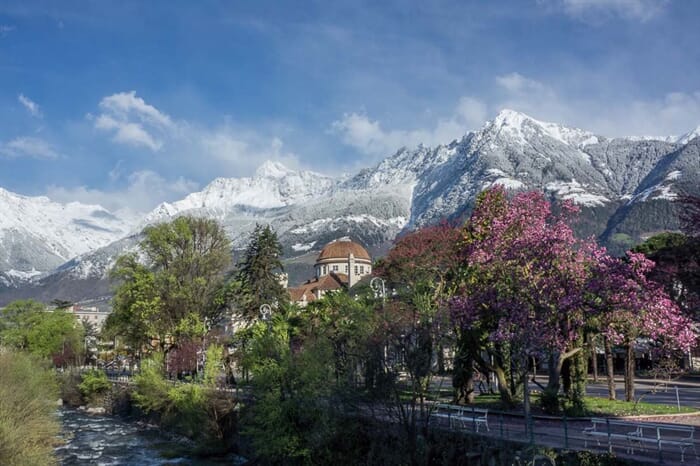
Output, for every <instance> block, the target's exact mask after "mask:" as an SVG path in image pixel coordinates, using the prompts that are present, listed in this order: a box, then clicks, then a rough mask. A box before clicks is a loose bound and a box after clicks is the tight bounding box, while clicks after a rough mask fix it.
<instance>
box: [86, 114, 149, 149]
mask: <svg viewBox="0 0 700 466" xmlns="http://www.w3.org/2000/svg"><path fill="white" fill-rule="evenodd" d="M95 128H97V129H101V130H106V131H110V130H114V136H112V140H113V141H114V142H118V143H122V144H127V145H131V146H136V147H138V146H143V147H147V148H148V149H151V150H152V151H154V152H156V151H158V150H160V148H161V147H162V146H163V142H162V141H160V140H158V139H156V138H155V137H153V136H151V134H150V133H149V132H148V131H146V129H145V128H144V127H143V126H142V125H141V124H139V123H134V122H130V121H124V120H117V119H116V118H114V117H112V116H110V115H105V114H102V115H99V116H98V117H97V118H96V119H95Z"/></svg>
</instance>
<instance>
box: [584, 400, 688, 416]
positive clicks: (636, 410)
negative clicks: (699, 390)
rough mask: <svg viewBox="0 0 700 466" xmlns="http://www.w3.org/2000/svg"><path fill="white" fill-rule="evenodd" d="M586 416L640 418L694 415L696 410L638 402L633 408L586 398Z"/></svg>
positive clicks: (609, 401)
mask: <svg viewBox="0 0 700 466" xmlns="http://www.w3.org/2000/svg"><path fill="white" fill-rule="evenodd" d="M584 403H585V405H586V411H587V412H588V415H589V416H590V415H595V416H640V415H654V414H679V413H686V414H689V413H696V412H697V410H695V409H693V408H689V407H687V406H681V410H680V411H678V407H677V406H671V405H660V404H654V403H645V402H639V403H637V405H636V406H635V404H634V403H633V402H626V401H619V400H615V401H611V400H608V399H607V398H596V397H588V398H586V399H585V401H584Z"/></svg>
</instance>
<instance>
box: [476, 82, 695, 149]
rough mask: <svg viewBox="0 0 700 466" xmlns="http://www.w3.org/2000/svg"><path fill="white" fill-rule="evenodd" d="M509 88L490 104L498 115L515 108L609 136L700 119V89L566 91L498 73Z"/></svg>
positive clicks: (666, 131)
mask: <svg viewBox="0 0 700 466" xmlns="http://www.w3.org/2000/svg"><path fill="white" fill-rule="evenodd" d="M495 82H496V84H497V86H498V87H499V88H501V89H502V90H503V92H502V93H501V94H499V95H498V97H497V98H496V99H495V100H494V101H493V102H492V103H491V105H490V106H489V108H490V111H491V113H492V114H495V113H496V112H497V111H498V110H500V109H503V108H512V109H515V110H518V111H521V112H524V113H526V114H529V115H531V116H533V117H535V118H539V119H542V120H546V121H553V122H556V123H563V124H567V125H572V126H578V127H580V128H582V129H586V130H589V131H593V132H596V133H598V134H601V135H604V136H609V137H622V136H640V135H650V136H661V137H665V136H670V135H679V134H682V133H685V132H686V131H688V130H690V129H691V128H695V127H696V126H697V125H698V123H700V91H694V92H671V93H668V94H666V95H663V96H660V97H658V98H650V99H629V98H625V97H619V98H618V99H617V100H610V99H605V98H600V99H594V98H591V97H590V96H585V97H583V98H576V97H570V96H566V95H562V94H560V93H559V92H557V91H556V90H555V89H554V88H552V87H551V86H549V85H547V84H545V83H543V82H540V81H537V80H535V79H532V78H528V77H525V76H523V75H521V74H519V73H510V74H508V75H504V76H497V77H496V78H495Z"/></svg>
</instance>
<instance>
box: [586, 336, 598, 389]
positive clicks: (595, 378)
mask: <svg viewBox="0 0 700 466" xmlns="http://www.w3.org/2000/svg"><path fill="white" fill-rule="evenodd" d="M588 345H589V351H590V352H591V367H592V369H593V382H595V383H598V352H597V349H596V344H595V337H594V336H593V335H589V336H588Z"/></svg>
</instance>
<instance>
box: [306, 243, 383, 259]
mask: <svg viewBox="0 0 700 466" xmlns="http://www.w3.org/2000/svg"><path fill="white" fill-rule="evenodd" d="M350 253H352V255H353V256H354V257H355V259H365V260H368V261H370V262H371V261H372V258H371V257H369V253H368V252H367V250H366V249H365V248H363V247H362V246H360V245H359V244H357V243H355V242H353V241H343V240H338V241H333V242H332V243H328V244H327V245H326V246H325V247H324V248H323V250H321V254H319V255H318V259H316V261H322V260H327V259H347V258H348V256H349V255H350Z"/></svg>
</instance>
